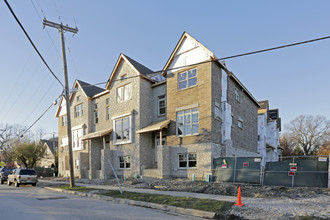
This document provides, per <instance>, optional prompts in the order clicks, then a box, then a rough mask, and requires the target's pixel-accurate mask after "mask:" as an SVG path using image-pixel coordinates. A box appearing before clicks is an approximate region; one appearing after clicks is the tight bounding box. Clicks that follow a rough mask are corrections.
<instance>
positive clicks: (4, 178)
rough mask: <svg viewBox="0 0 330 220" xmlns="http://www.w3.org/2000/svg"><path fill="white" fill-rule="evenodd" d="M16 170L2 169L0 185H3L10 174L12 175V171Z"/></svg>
mask: <svg viewBox="0 0 330 220" xmlns="http://www.w3.org/2000/svg"><path fill="white" fill-rule="evenodd" d="M13 170H14V168H11V167H2V168H1V169H0V183H1V184H3V183H4V182H5V181H6V180H7V177H8V174H10V173H11V172H12V171H13Z"/></svg>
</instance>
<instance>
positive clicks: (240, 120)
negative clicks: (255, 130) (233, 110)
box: [237, 118, 243, 129]
mask: <svg viewBox="0 0 330 220" xmlns="http://www.w3.org/2000/svg"><path fill="white" fill-rule="evenodd" d="M237 127H239V128H240V129H243V119H242V118H238V120H237Z"/></svg>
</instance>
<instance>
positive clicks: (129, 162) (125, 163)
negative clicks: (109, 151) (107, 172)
mask: <svg viewBox="0 0 330 220" xmlns="http://www.w3.org/2000/svg"><path fill="white" fill-rule="evenodd" d="M121 158H122V159H123V162H121V160H120V159H121ZM127 159H128V160H127ZM118 160H119V169H120V170H128V169H131V167H132V166H131V164H132V162H131V156H129V155H127V156H118ZM127 161H128V162H127ZM121 164H123V165H124V167H121ZM127 164H129V167H127Z"/></svg>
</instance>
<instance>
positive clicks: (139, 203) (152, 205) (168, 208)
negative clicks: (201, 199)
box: [44, 187, 216, 219]
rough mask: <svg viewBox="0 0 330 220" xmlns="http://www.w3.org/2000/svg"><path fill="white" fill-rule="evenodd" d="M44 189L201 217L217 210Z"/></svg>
mask: <svg viewBox="0 0 330 220" xmlns="http://www.w3.org/2000/svg"><path fill="white" fill-rule="evenodd" d="M44 189H48V190H52V191H57V192H64V193H67V194H72V195H77V196H82V197H88V198H94V199H100V200H105V201H112V202H115V203H118V204H123V205H134V206H140V207H145V208H152V209H159V210H162V211H166V212H172V213H178V214H184V215H190V216H195V217H200V218H209V219H211V218H213V217H214V216H215V214H216V213H215V212H207V211H201V210H196V209H187V208H181V207H176V206H169V205H162V204H157V203H150V202H142V201H136V200H130V199H120V198H114V197H110V196H102V195H96V194H91V193H84V192H76V191H70V190H65V189H56V188H52V187H44Z"/></svg>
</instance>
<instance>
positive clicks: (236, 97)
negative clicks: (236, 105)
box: [235, 88, 239, 102]
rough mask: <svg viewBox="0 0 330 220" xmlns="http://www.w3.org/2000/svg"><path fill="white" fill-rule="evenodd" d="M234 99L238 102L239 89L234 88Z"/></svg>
mask: <svg viewBox="0 0 330 220" xmlns="http://www.w3.org/2000/svg"><path fill="white" fill-rule="evenodd" d="M235 99H236V101H238V102H239V89H238V88H235Z"/></svg>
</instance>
